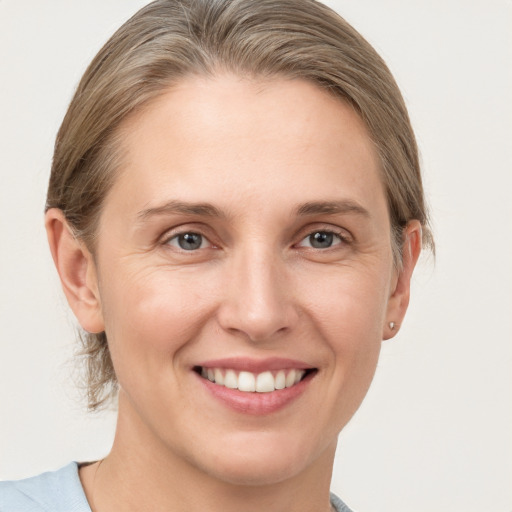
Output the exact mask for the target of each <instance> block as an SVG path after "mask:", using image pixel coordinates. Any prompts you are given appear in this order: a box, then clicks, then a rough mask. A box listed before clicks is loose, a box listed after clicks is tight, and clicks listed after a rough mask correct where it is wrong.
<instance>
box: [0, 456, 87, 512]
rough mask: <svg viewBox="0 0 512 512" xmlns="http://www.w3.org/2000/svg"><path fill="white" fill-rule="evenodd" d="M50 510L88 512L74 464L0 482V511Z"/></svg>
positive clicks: (76, 466)
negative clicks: (22, 478) (32, 475)
mask: <svg viewBox="0 0 512 512" xmlns="http://www.w3.org/2000/svg"><path fill="white" fill-rule="evenodd" d="M50 511H51V512H91V509H90V507H89V505H88V503H87V499H86V497H85V494H84V491H83V488H82V484H81V483H80V478H79V476H78V465H77V464H76V462H72V463H71V464H68V465H67V466H64V467H63V468H61V469H59V470H57V471H51V472H48V473H42V474H41V475H38V476H34V477H31V478H26V479H24V480H16V481H10V482H0V512H50Z"/></svg>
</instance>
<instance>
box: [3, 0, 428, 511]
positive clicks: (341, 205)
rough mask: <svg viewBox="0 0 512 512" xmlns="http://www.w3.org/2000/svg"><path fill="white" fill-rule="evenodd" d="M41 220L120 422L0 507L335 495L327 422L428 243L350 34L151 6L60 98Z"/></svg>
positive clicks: (353, 393)
mask: <svg viewBox="0 0 512 512" xmlns="http://www.w3.org/2000/svg"><path fill="white" fill-rule="evenodd" d="M46 228H47V232H48V239H49V243H50V249H51V251H52V255H53V258H54V261H55V264H56V267H57V271H58V273H59V276H60V278H61V282H62V286H63V289H64V292H65V294H66V297H67V299H68V302H69V304H70V306H71V308H72V310H73V312H74V314H75V316H76V317H77V319H78V321H79V323H80V325H81V326H82V328H83V329H84V332H85V334H84V338H85V339H84V341H85V343H86V349H87V351H88V355H89V358H88V364H89V375H90V386H89V403H90V407H91V408H97V407H99V406H100V405H101V404H102V403H104V402H105V401H106V400H108V399H109V398H111V397H113V396H117V399H118V426H117V431H116V436H115V441H114V445H113V448H112V451H111V452H110V454H109V455H108V456H107V457H105V458H104V459H103V460H100V461H97V462H94V463H89V464H79V465H77V464H75V463H73V464H71V465H69V466H67V467H65V468H63V469H62V470H60V471H58V472H55V473H50V474H48V473H47V474H44V475H41V476H39V477H35V478H33V479H28V480H25V481H21V482H16V483H4V484H3V486H2V487H0V496H2V498H1V500H2V501H0V510H2V512H3V511H4V510H29V509H30V510H34V507H36V508H35V510H39V509H40V510H47V509H58V508H59V507H60V508H62V509H65V510H77V511H78V510H80V511H89V510H92V511H94V512H98V511H99V512H101V511H105V510H119V511H125V510H126V511H128V510H145V509H147V510H173V511H174V510H187V511H193V510H212V511H215V510H223V511H225V510H249V511H251V510H266V511H274V510H275V511H277V510H301V511H323V510H325V511H327V510H338V511H346V510H349V509H348V507H347V506H346V505H345V504H344V503H343V502H342V501H341V500H339V498H337V497H335V496H330V495H329V485H330V478H331V472H332V465H333V459H334V453H335V449H336V440H337V436H338V434H339V432H340V431H341V429H342V428H343V427H344V426H345V425H346V424H347V422H348V421H349V420H350V418H351V417H352V415H353V414H354V412H355V411H356V409H357V408H358V406H359V405H360V403H361V401H362V399H363V397H364V395H365V393H366V391H367V389H368V387H369V385H370V382H371V379H372V376H373V374H374V371H375V367H376V364H377V360H378V355H379V349H380V343H381V341H382V340H383V339H388V338H391V337H393V336H394V335H395V334H396V333H397V331H398V330H399V327H400V325H401V322H402V320H403V318H404V315H405V312H406V309H407V305H408V300H409V287H410V278H411V275H412V272H413V270H414V266H415V264H416V261H417V258H418V256H419V253H420V251H421V245H422V241H423V243H424V244H427V245H428V244H430V243H431V237H430V232H429V229H428V218H427V213H426V209H425V204H424V198H423V190H422V185H421V177H420V172H419V165H418V156H417V149H416V145H415V140H414V135H413V132H412V129H411V127H410V123H409V120H408V116H407V112H406V109H405V106H404V104H403V100H402V98H401V96H400V93H399V91H398V89H397V86H396V84H395V82H394V80H393V78H392V77H391V75H390V73H389V71H388V69H387V68H386V66H385V64H384V63H383V61H382V60H381V59H380V58H379V57H378V55H377V54H376V53H375V51H374V50H373V49H372V48H371V47H370V46H369V45H368V43H366V42H365V41H364V40H363V39H362V37H361V36H360V35H359V34H358V33H357V32H355V31H354V30H353V29H352V28H351V27H350V26H348V25H347V24H346V22H344V21H343V20H342V19H341V18H339V16H337V15H336V14H335V13H333V12H332V11H330V10H329V9H328V8H326V7H324V6H323V5H321V4H318V3H316V2H313V1H310V0H299V1H298V0H262V1H258V2H253V1H250V0H219V1H214V0H202V1H192V0H188V1H184V0H182V1H179V2H178V1H173V0H158V1H156V2H153V3H152V4H150V5H148V6H147V7H145V8H144V9H142V10H141V11H139V13H137V14H136V15H135V16H134V17H133V18H132V19H131V20H129V21H128V22H127V23H126V24H125V25H123V27H121V29H119V31H118V32H116V34H114V36H113V37H112V38H111V40H110V41H109V42H108V43H107V44H106V45H105V47H104V48H103V49H102V50H101V51H100V53H99V54H98V56H97V57H96V58H95V59H94V60H93V62H92V63H91V65H90V67H89V68H88V70H87V71H86V73H85V75H84V77H83V79H82V81H81V83H80V85H79V87H78V90H77V92H76V94H75V96H74V98H73V100H72V102H71V105H70V107H69V110H68V112H67V114H66V117H65V119H64V122H63V124H62V126H61V129H60V131H59V134H58V136H57V142H56V147H55V154H54V162H53V168H52V175H51V178H50V185H49V190H48V197H47V211H46ZM34 503H35V504H37V506H36V505H34ZM37 507H39V508H37Z"/></svg>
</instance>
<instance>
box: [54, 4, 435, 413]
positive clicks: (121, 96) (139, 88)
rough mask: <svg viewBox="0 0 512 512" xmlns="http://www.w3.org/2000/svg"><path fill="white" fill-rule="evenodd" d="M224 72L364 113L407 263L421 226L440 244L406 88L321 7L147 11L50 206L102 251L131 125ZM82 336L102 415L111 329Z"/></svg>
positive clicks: (84, 117)
mask: <svg viewBox="0 0 512 512" xmlns="http://www.w3.org/2000/svg"><path fill="white" fill-rule="evenodd" d="M224 71H227V72H232V73H236V74H239V75H242V76H253V77H262V78H265V79H271V78H273V77H287V78H292V79H293V78H299V79H303V80H308V81H310V82H312V83H314V84H316V85H318V87H320V88H322V89H323V90H326V91H328V92H329V93H330V94H332V95H334V96H336V97H338V98H340V100H343V101H346V102H348V103H349V104H350V105H352V106H353V107H354V108H355V109H356V111H357V112H358V113H359V115H360V116H361V118H362V119H363V121H364V122H365V124H366V126H367V128H368V131H369V134H370V136H371V138H372V140H373V143H374V145H375V147H376V150H377V152H378V155H379V157H380V164H381V173H382V174H381V179H382V182H383V184H384V188H385V192H386V197H387V202H388V209H389V215H390V220H391V228H392V240H391V244H392V247H393V254H394V258H395V264H396V265H397V267H399V266H400V263H401V254H400V248H401V246H402V233H403V228H404V227H405V226H406V224H407V223H408V222H409V221H410V220H412V219H417V220H419V221H420V222H421V224H422V227H423V242H424V245H427V246H430V247H433V243H432V238H431V232H430V229H429V222H428V215H427V210H426V206H425V200H424V194H423V187H422V182H421V175H420V166H419V159H418V150H417V146H416V141H415V137H414V133H413V130H412V128H411V125H410V122H409V117H408V114H407V110H406V107H405V104H404V101H403V99H402V96H401V94H400V91H399V89H398V87H397V85H396V83H395V81H394V79H393V77H392V75H391V73H390V71H389V69H388V68H387V66H386V64H385V63H384V61H383V60H382V59H381V58H380V57H379V55H378V54H377V53H376V51H375V50H374V49H373V48H372V47H371V45H370V44H369V43H368V42H367V41H366V40H365V39H364V38H363V37H362V36H361V35H360V34H359V33H358V32H356V31H355V30H354V29H353V28H352V27H351V26H350V25H349V24H348V23H347V22H346V21H344V20H343V19H342V18H341V17H340V16H339V15H337V14H336V13H335V12H334V11H332V10H331V9H329V8H328V7H326V6H324V5H322V4H320V3H319V2H316V1H315V0H157V1H155V2H152V3H150V4H149V5H147V6H146V7H144V8H143V9H141V10H140V11H139V12H137V13H136V14H135V15H134V16H133V17H132V18H131V19H130V20H128V21H127V22H126V23H125V24H124V25H123V26H122V27H121V28H120V29H119V30H118V31H117V32H116V33H115V34H114V35H113V36H112V37H111V39H110V40H109V41H108V42H107V43H106V44H105V46H104V47H103V48H102V49H101V50H100V52H99V53H98V54H97V55H96V57H95V58H94V60H93V61H92V63H91V64H90V65H89V67H88V68H87V70H86V72H85V74H84V76H83V78H82V80H81V81H80V84H79V85H78V88H77V90H76V93H75V95H74V97H73V99H72V101H71V104H70V106H69V109H68V111H67V113H66V116H65V118H64V121H63V123H62V126H61V127H60V130H59V133H58V135H57V140H56V144H55V153H54V158H53V165H52V171H51V177H50V183H49V188H48V196H47V203H46V208H47V209H49V208H60V209H61V210H62V211H63V213H64V216H65V217H66V219H67V221H68V223H69V225H70V227H71V228H72V229H73V230H74V233H75V235H76V236H77V237H78V238H80V239H81V240H83V241H84V243H85V244H86V245H87V247H88V249H89V250H90V251H91V252H92V253H93V254H94V250H95V236H96V233H97V226H98V220H99V217H100V215H101V211H102V205H103V202H104V199H105V196H106V194H107V193H108V191H109V189H110V187H112V185H113V183H114V181H115V177H116V173H117V171H118V170H119V167H120V161H121V159H120V154H119V153H120V149H119V148H120V140H118V139H120V133H119V130H118V128H119V126H120V124H121V123H122V122H123V120H125V119H126V118H127V116H129V115H130V114H133V113H134V112H136V111H139V110H141V109H143V108H144V106H145V105H146V104H147V103H148V102H149V101H150V100H152V99H154V98H156V97H157V96H158V95H160V94H162V93H164V92H166V91H167V90H169V88H170V87H172V85H173V84H176V83H177V82H179V81H180V80H181V79H183V78H184V77H186V76H190V75H200V76H214V75H216V74H218V73H220V72H224ZM81 337H82V341H83V345H84V350H83V353H84V354H85V355H86V360H87V374H88V399H89V407H90V408H91V409H95V408H97V407H98V406H99V405H101V404H102V403H103V402H105V401H106V400H107V399H108V398H109V397H110V396H113V395H114V394H115V391H116V386H117V383H116V377H115V373H114V370H113V366H112V361H111V358H110V353H109V350H108V344H107V338H106V335H105V333H104V332H103V333H99V334H91V333H86V332H82V333H81Z"/></svg>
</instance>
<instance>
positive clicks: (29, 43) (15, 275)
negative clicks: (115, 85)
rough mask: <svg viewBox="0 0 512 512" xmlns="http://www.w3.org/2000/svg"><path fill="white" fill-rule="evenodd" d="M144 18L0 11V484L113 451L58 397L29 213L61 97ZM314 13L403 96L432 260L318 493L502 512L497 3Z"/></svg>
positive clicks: (387, 505)
mask: <svg viewBox="0 0 512 512" xmlns="http://www.w3.org/2000/svg"><path fill="white" fill-rule="evenodd" d="M255 1H257V0H255ZM145 3H147V2H146V1H143V0H87V1H83V0H46V1H40V0H24V1H19V0H0V65H1V66H0V243H1V246H0V247H1V250H0V287H1V290H0V328H1V334H0V378H1V383H2V385H1V387H0V478H4V479H6V478H18V477H23V476H28V475H31V474H35V473H37V472H41V471H43V470H48V469H55V468H57V467H59V466H61V465H64V464H65V463H67V462H68V461H70V460H92V459H97V458H99V457H102V456H103V455H105V454H106V453H107V451H108V449H109V445H110V443H111V440H112V434H113V428H114V414H113V413H111V412H110V413H109V412H107V413H102V414H100V415H90V414H88V413H86V412H85V405H84V402H83V401H81V398H80V392H79V391H77V389H76V387H75V386H74V385H73V383H72V375H73V373H74V372H75V370H74V362H73V360H72V353H73V348H74V346H75V334H74V320H73V318H72V317H71V314H70V313H69V312H68V309H67V306H66V304H65V301H64V299H63V295H62V293H61V291H60V285H59V283H58V281H57V277H56V273H55V271H54V269H53V265H52V262H51V259H50V255H49V251H48V249H47V246H46V238H45V233H44V230H43V207H44V195H45V189H46V183H47V180H48V176H49V168H50V161H51V155H52V146H53V140H54V137H55V134H56V131H57V129H58V126H59V124H60V121H61V119H62V117H63V115H64V112H65V110H66V107H67V104H68V103H69V101H70V99H71V95H72V93H73V90H74V88H75V87H76V84H77V82H78V80H79V78H80V76H81V74H82V73H83V71H84V70H85V67H86V65H87V64H88V62H89V61H90V60H91V58H92V57H93V56H94V54H95V53H96V52H97V50H98V49H99V48H100V46H101V45H102V44H103V43H104V42H105V41H106V39H107V38H108V37H109V36H110V35H111V33H112V32H113V31H114V30H115V29H116V28H117V27H118V26H119V25H120V24H121V23H122V22H123V21H125V20H126V19H127V18H128V17H129V16H131V15H132V14H133V13H134V12H135V11H136V10H137V9H138V8H139V7H141V6H142V5H144V4H145ZM328 4H329V5H331V6H332V7H334V8H335V9H336V10H338V11H339V12H340V13H341V14H342V15H343V16H344V17H345V18H346V19H347V20H348V21H349V22H351V23H352V24H353V25H354V26H355V27H356V28H357V29H358V30H359V31H360V32H361V33H362V34H363V35H364V36H365V37H366V38H367V39H368V40H369V41H370V42H371V43H372V44H373V45H374V46H375V47H376V49H377V50H378V51H379V52H380V53H381V54H382V56H383V57H384V58H385V60H386V61H387V63H388V64H389V66H390V68H391V70H392V71H393V73H394V74H395V77H396V79H397V81H398V83H399V85H400V87H401V89H402V91H403V94H404V96H405V98H406V101H407V104H408V107H409V110H410V115H411V118H412V121H413V125H414V126H415V129H416V133H417V137H418V142H419V145H420V149H421V154H422V161H423V169H424V176H425V187H426V190H427V194H428V196H429V202H430V205H431V209H432V213H433V220H434V229H435V236H436V241H437V251H438V254H437V261H436V263H435V264H434V263H433V261H432V260H431V259H428V258H426V259H424V261H423V262H422V263H421V266H420V269H419V272H418V273H417V274H416V276H415V279H414V284H413V295H412V303H411V306H410V310H409V313H408V317H407V318H406V322H405V324H404V325H403V328H402V329H401V331H400V333H399V335H398V336H397V338H395V339H394V340H392V341H389V342H385V343H384V346H383V351H382V356H381V360H380V363H379V367H378V369H377V374H376V377H375V380H374V383H373V386H372V388H371V390H370V393H369V395H368V397H367V399H366V400H365V402H364V403H363V405H362V407H361V409H360V410H359V411H358V413H357V414H356V416H355V417H354V419H353V420H352V422H351V423H350V424H349V425H348V426H347V427H346V429H345V430H344V431H343V433H342V435H341V436H340V444H339V449H338V453H337V459H336V465H335V471H334V477H333V484H332V488H333V490H334V491H335V492H336V493H338V494H339V495H340V496H342V498H343V499H344V500H346V501H347V502H348V503H349V504H350V505H351V506H352V507H353V508H354V509H355V510H358V511H361V512H377V511H379V512H391V511H392V512H431V511H433V510H435V511H436V512H477V511H478V512H480V511H486V512H494V511H496V512H499V511H503V512H511V511H512V376H511V374H512V324H511V317H512V2H511V1H510V0H338V1H335V0H331V1H330V2H328ZM318 399H319V400H321V399H322V397H318Z"/></svg>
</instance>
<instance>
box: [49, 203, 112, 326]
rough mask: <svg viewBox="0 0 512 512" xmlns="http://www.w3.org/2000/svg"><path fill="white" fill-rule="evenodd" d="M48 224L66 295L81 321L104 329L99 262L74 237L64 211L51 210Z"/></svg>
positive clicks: (58, 270)
mask: <svg viewBox="0 0 512 512" xmlns="http://www.w3.org/2000/svg"><path fill="white" fill-rule="evenodd" d="M45 226H46V233H47V236H48V243H49V244H50V250H51V253H52V257H53V261H54V263H55V266H56V267H57V272H58V273H59V277H60V281H61V284H62V288H63V290H64V294H65V295H66V298H67V300H68V303H69V305H70V307H71V309H72V310H73V313H74V314H75V316H76V318H77V320H78V322H79V323H80V325H81V326H82V327H83V328H84V329H85V330H86V331H88V332H90V333H99V332H102V331H104V330H105V326H104V322H103V315H102V311H101V301H100V295H99V291H98V279H97V273H96V265H95V263H94V259H93V257H92V254H91V253H90V252H89V250H88V249H87V248H86V247H85V244H84V243H83V242H81V241H79V240H78V239H77V238H76V237H75V236H74V234H73V232H72V230H71V228H70V227H69V225H68V223H67V221H66V219H65V217H64V214H63V213H62V210H59V209H57V208H51V209H49V210H48V211H47V212H46V215H45Z"/></svg>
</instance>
